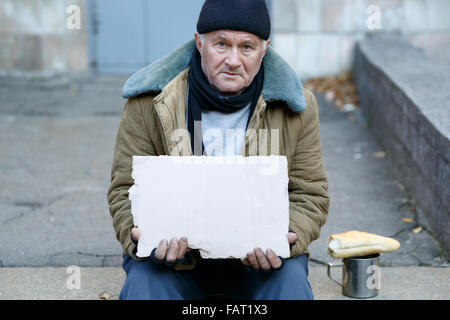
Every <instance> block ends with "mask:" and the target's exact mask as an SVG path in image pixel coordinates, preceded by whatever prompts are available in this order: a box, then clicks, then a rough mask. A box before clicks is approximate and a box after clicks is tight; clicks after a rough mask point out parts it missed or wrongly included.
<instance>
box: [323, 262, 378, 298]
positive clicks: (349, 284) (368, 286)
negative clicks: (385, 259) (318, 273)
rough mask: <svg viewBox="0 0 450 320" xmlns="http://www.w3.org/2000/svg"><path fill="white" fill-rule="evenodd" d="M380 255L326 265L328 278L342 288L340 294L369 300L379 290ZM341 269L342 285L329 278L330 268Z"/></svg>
mask: <svg viewBox="0 0 450 320" xmlns="http://www.w3.org/2000/svg"><path fill="white" fill-rule="evenodd" d="M379 257H380V254H379V253H376V254H371V255H367V256H361V257H350V258H344V259H342V263H338V264H333V263H331V262H330V263H328V268H327V274H328V277H329V278H330V279H331V280H332V281H334V282H336V283H337V284H339V285H340V286H341V287H342V294H343V295H345V296H348V297H352V298H371V297H375V296H376V295H378V292H379V289H380V280H381V279H380V276H381V275H380V267H379ZM340 266H341V267H342V283H340V282H339V281H336V280H334V279H333V278H332V277H331V268H332V267H340Z"/></svg>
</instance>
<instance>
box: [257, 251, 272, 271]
mask: <svg viewBox="0 0 450 320" xmlns="http://www.w3.org/2000/svg"><path fill="white" fill-rule="evenodd" d="M254 251H255V255H256V259H257V260H258V264H259V266H260V267H261V269H263V270H269V269H270V263H269V261H268V260H267V257H266V255H265V254H264V251H262V249H261V248H256V249H255V250H254Z"/></svg>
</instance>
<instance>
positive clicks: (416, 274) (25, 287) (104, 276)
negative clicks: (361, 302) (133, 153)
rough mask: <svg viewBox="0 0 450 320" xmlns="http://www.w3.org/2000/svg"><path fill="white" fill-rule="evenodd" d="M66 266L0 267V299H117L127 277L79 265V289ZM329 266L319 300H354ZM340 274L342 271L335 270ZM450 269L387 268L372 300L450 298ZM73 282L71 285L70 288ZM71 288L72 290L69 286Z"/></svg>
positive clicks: (317, 282)
mask: <svg viewBox="0 0 450 320" xmlns="http://www.w3.org/2000/svg"><path fill="white" fill-rule="evenodd" d="M67 271H68V269H67V268H61V267H60V268H0V279H1V281H0V282H1V284H2V285H1V287H0V300H12V299H14V300H16V299H25V300H41V299H44V300H66V299H69V300H99V299H100V295H101V294H102V293H103V296H105V297H108V299H111V300H116V299H117V298H118V296H119V293H120V289H121V288H122V285H123V281H124V279H125V273H124V272H123V270H122V268H120V267H103V268H80V276H81V277H80V288H79V289H76V288H73V284H74V282H71V279H70V276H71V275H72V274H73V270H69V273H68V272H67ZM326 273H327V271H326V267H325V266H321V265H314V263H312V264H311V265H310V267H309V281H310V283H311V286H312V288H313V293H314V298H315V299H316V300H351V299H352V298H348V297H346V296H344V295H342V293H341V291H340V287H339V286H338V285H337V284H335V283H333V282H332V281H330V280H329V279H328V277H327V275H326ZM333 275H334V277H336V278H338V277H340V271H334V272H333ZM449 279H450V269H449V268H436V267H384V268H381V288H380V293H379V295H378V296H376V297H374V298H371V299H372V300H448V299H450V286H449V285H448V282H449ZM68 282H69V285H68V284H67V283H68ZM71 285H72V287H71ZM70 288H72V289H70Z"/></svg>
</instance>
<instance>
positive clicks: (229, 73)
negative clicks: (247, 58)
mask: <svg viewBox="0 0 450 320" xmlns="http://www.w3.org/2000/svg"><path fill="white" fill-rule="evenodd" d="M223 73H225V74H226V75H229V76H239V75H240V74H239V73H233V72H226V71H224V72H223Z"/></svg>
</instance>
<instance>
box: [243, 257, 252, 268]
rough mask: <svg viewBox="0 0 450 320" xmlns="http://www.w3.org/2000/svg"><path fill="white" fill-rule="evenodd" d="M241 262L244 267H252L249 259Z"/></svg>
mask: <svg viewBox="0 0 450 320" xmlns="http://www.w3.org/2000/svg"><path fill="white" fill-rule="evenodd" d="M241 262H242V263H243V264H244V265H246V266H247V267H251V264H250V262H248V259H247V258H244V259H241Z"/></svg>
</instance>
